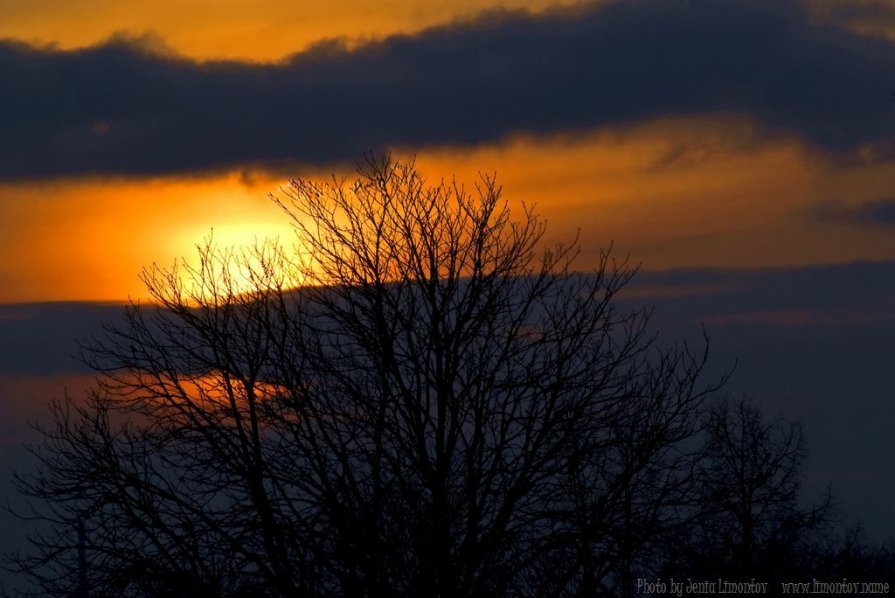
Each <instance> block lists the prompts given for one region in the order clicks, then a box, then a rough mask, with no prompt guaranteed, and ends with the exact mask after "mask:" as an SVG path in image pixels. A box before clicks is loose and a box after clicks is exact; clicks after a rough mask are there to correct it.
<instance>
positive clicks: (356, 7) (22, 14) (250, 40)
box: [0, 0, 574, 61]
mask: <svg viewBox="0 0 895 598" xmlns="http://www.w3.org/2000/svg"><path fill="white" fill-rule="evenodd" d="M573 3H574V2H572V1H570V0H454V1H453V2H451V3H449V4H445V3H440V2H430V1H429V0H383V1H380V2H365V1H362V0H329V1H328V2H306V1H305V2H302V1H291V2H284V1H283V0H217V1H216V2H207V1H206V0H132V1H130V2H120V1H119V0H83V1H81V2H70V1H67V0H66V1H63V0H28V1H27V2H14V3H12V4H11V5H10V4H8V3H7V4H2V3H0V38H2V37H12V38H17V39H21V40H25V41H30V42H36V43H43V44H46V43H54V44H57V45H58V46H59V47H62V48H73V47H83V46H88V45H93V44H96V43H99V42H101V41H103V40H105V39H107V38H108V37H109V36H111V35H113V34H120V33H121V32H127V33H128V34H130V35H144V34H151V35H153V36H155V37H154V38H152V39H147V40H145V41H146V43H148V44H149V45H150V46H156V49H161V48H162V47H164V46H166V47H168V48H170V49H172V50H173V51H175V52H177V53H180V54H184V55H186V56H190V57H193V58H199V59H209V58H230V59H251V60H261V61H267V60H277V59H280V58H282V57H284V56H287V55H289V54H292V53H294V52H298V51H300V50H302V49H305V48H307V47H308V46H309V45H311V44H313V43H314V42H317V41H320V40H322V39H327V38H343V39H346V40H347V41H349V42H358V41H363V40H364V39H369V38H379V37H384V36H387V35H390V34H395V33H406V32H412V31H419V30H421V29H424V28H426V27H430V26H433V25H437V24H441V23H444V22H449V21H452V20H455V19H463V18H470V17H472V16H473V15H475V14H477V13H479V12H481V11H483V10H493V9H510V10H512V9H530V10H543V9H545V8H547V7H550V6H556V5H563V4H573ZM87 15H89V18H85V17H86V16H87ZM197 23H200V24H201V25H200V26H197ZM162 40H163V41H162Z"/></svg>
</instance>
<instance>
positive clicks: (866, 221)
mask: <svg viewBox="0 0 895 598" xmlns="http://www.w3.org/2000/svg"><path fill="white" fill-rule="evenodd" d="M809 213H810V215H811V217H812V218H814V219H816V220H820V221H822V222H829V223H834V224H846V225H852V226H893V227H895V198H890V199H879V200H876V201H871V202H868V203H863V204H860V205H849V204H847V203H845V202H843V201H838V200H831V201H824V202H820V203H817V204H815V205H814V206H812V207H811V208H810V210H809Z"/></svg>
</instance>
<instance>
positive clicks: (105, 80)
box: [0, 0, 895, 180]
mask: <svg viewBox="0 0 895 598" xmlns="http://www.w3.org/2000/svg"><path fill="white" fill-rule="evenodd" d="M893 73H895V43H893V42H891V41H887V40H885V39H882V38H874V37H865V36H860V35H857V34H855V33H852V32H849V31H847V30H845V29H842V28H837V27H833V26H829V25H818V24H815V23H812V21H811V20H810V19H809V18H808V17H807V15H806V14H805V13H804V12H803V11H802V9H801V8H800V7H799V4H798V3H797V2H796V1H795V0H771V1H768V0H725V1H723V2H722V1H714V0H692V1H691V2H668V1H667V0H630V1H626V2H621V3H616V4H610V5H606V6H602V7H600V6H587V5H583V6H579V7H577V8H574V9H565V10H556V11H552V12H546V13H541V14H539V15H531V14H526V13H491V14H486V15H482V16H480V17H479V18H478V19H476V20H473V21H467V22H463V23H455V24H451V25H448V26H443V27H439V28H433V29H428V30H426V31H423V32H421V33H419V34H416V35H406V36H394V37H390V38H387V39H385V40H382V41H378V42H374V43H370V44H367V45H363V46H361V47H358V48H355V49H348V48H346V47H345V46H344V45H341V44H339V43H337V42H331V43H324V44H320V45H318V46H316V47H314V48H313V49H311V50H309V51H307V52H303V53H300V54H297V55H295V56H293V57H292V58H291V59H289V60H287V61H285V62H282V63H276V64H254V63H238V62H206V63H200V62H194V61H191V60H188V59H185V58H182V57H177V56H171V55H170V54H168V55H165V54H159V53H154V52H153V51H152V50H149V49H147V48H146V45H145V44H141V43H133V42H128V41H126V40H123V39H121V38H120V37H118V38H114V39H112V40H110V41H109V42H107V43H105V44H103V45H100V46H95V47H91V48H86V49H81V50H77V51H61V50H57V49H53V48H34V47H30V46H26V45H23V44H21V43H18V42H14V41H5V42H2V43H0V89H2V90H3V93H2V94H0V178H3V179H7V180H9V179H24V178H38V177H47V176H66V175H89V174H124V175H130V174H136V175H139V174H164V173H178V172H191V171H203V170H215V169H222V168H228V167H232V166H235V165H245V164H260V165H268V166H276V165H278V164H283V165H285V164H291V163H296V162H305V163H318V164H320V163H333V162H338V161H343V160H349V161H354V160H356V159H357V158H358V156H359V155H360V154H361V153H362V152H364V151H370V150H372V151H380V150H382V149H384V148H386V147H389V146H394V145H402V146H411V147H425V146H427V145H434V144H438V145H442V144H449V145H474V144H479V143H484V142H492V141H495V140H499V139H501V138H503V137H506V136H507V135H511V134H513V133H531V134H539V133H548V132H561V131H571V130H579V129H583V128H596V127H601V126H613V125H623V124H628V123H634V122H639V121H643V120H647V119H650V118H657V117H667V116H687V115H693V114H704V113H719V112H720V113H741V114H747V115H751V116H752V117H754V118H755V119H756V120H757V122H758V123H760V124H761V125H762V127H763V129H764V130H765V131H766V132H767V133H769V134H777V133H782V134H787V135H795V136H797V137H800V138H802V139H803V140H805V141H806V142H807V143H810V144H812V145H814V146H817V147H821V148H824V149H827V150H830V151H833V152H848V151H850V150H853V149H855V148H857V147H859V146H861V145H865V144H882V145H886V144H891V140H892V139H893V138H895V96H893V91H895V75H893Z"/></svg>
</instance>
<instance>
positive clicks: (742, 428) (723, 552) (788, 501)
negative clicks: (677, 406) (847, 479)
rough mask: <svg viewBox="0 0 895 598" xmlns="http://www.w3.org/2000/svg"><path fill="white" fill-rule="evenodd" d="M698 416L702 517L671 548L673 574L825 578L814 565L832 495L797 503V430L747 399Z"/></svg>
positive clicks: (802, 453) (801, 456)
mask: <svg viewBox="0 0 895 598" xmlns="http://www.w3.org/2000/svg"><path fill="white" fill-rule="evenodd" d="M703 417H704V419H703V423H704V430H705V448H704V454H703V457H702V459H701V460H700V467H699V468H698V470H697V474H696V477H697V488H698V490H697V492H696V493H695V494H694V497H695V498H696V499H697V505H698V510H699V511H698V514H697V516H696V519H695V521H694V524H693V525H691V526H690V527H688V528H687V530H686V533H687V534H689V539H688V541H678V542H677V543H676V544H675V546H674V547H672V548H671V552H672V553H673V565H672V566H671V569H673V570H677V571H678V572H682V571H683V572H688V573H689V574H691V575H697V574H699V575H702V576H704V577H706V578H712V577H718V576H721V577H725V578H727V579H745V580H748V579H750V578H759V579H762V580H766V581H775V580H783V581H792V580H794V579H803V578H805V576H806V575H807V576H808V578H809V579H810V576H811V575H812V574H814V575H821V576H822V577H825V573H826V572H824V571H819V570H817V569H816V567H815V566H814V565H813V564H812V562H811V561H812V559H814V558H815V556H816V554H815V553H816V550H817V546H815V545H814V543H816V542H817V541H818V540H820V539H821V538H820V536H822V535H825V534H829V533H830V531H831V529H830V528H829V526H828V524H829V523H831V521H832V518H833V510H832V503H831V497H830V495H829V493H828V494H827V495H826V496H824V497H823V498H822V499H821V500H820V501H819V502H818V503H817V504H816V505H814V506H811V507H805V506H803V505H802V503H801V500H802V496H801V484H802V476H803V466H804V461H805V458H806V457H807V449H806V444H805V440H804V436H803V434H802V428H801V426H800V425H799V424H798V423H795V422H790V421H787V420H784V419H782V418H776V419H770V418H768V417H767V416H766V415H765V413H764V412H763V411H762V410H761V408H759V407H758V405H757V404H756V403H755V402H754V401H753V400H752V399H750V398H748V397H742V398H738V399H729V398H725V399H722V400H718V401H715V402H714V403H712V404H711V405H710V406H709V408H708V409H707V410H706V412H705V415H704V416H703ZM772 585H773V584H772Z"/></svg>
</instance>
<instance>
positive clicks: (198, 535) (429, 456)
mask: <svg viewBox="0 0 895 598" xmlns="http://www.w3.org/2000/svg"><path fill="white" fill-rule="evenodd" d="M500 195H501V193H500V188H499V187H498V186H497V185H496V184H495V183H494V181H493V179H491V178H488V177H483V178H482V179H481V180H480V181H479V183H478V184H477V185H476V186H475V188H474V189H473V190H471V191H470V190H467V189H464V188H463V187H462V186H459V185H457V184H455V183H446V182H443V181H442V182H438V183H436V184H434V185H429V184H427V183H426V182H425V181H424V180H423V178H422V177H421V176H420V175H419V173H418V172H417V171H416V170H415V169H414V167H413V164H412V163H411V164H402V163H395V162H392V161H390V160H388V159H385V160H373V159H370V160H368V161H367V162H366V163H365V164H364V165H362V166H361V167H360V168H359V170H358V176H357V178H356V180H354V181H351V182H347V181H341V180H337V179H334V180H333V182H332V183H330V184H321V183H316V182H312V181H306V180H297V181H293V182H292V184H291V186H290V187H289V189H288V190H286V191H285V192H284V193H283V194H282V196H280V197H277V198H275V201H277V203H278V204H279V205H280V206H281V207H282V208H283V210H284V213H285V215H286V216H287V217H288V218H290V219H291V221H292V223H293V224H294V228H295V231H296V234H297V237H296V245H295V247H294V248H289V249H286V248H284V246H282V245H279V244H276V243H267V244H263V245H260V246H258V247H256V248H255V250H254V251H251V252H248V253H239V252H230V251H226V250H218V249H216V248H215V247H214V246H213V244H211V243H209V244H207V245H205V246H203V247H201V248H200V259H199V261H198V263H197V264H196V265H193V266H190V265H183V264H180V265H175V267H174V268H172V269H170V270H166V269H160V268H158V267H152V268H150V269H148V270H146V271H145V273H144V281H145V283H146V286H147V288H148V290H149V292H150V293H151V294H152V297H153V302H152V303H149V304H133V305H131V306H130V307H128V308H127V310H126V314H125V318H124V320H123V321H122V322H120V323H117V324H113V325H109V326H108V327H107V328H106V330H105V334H104V335H103V336H101V337H100V338H97V339H94V340H93V341H92V342H90V343H88V345H87V348H86V350H85V360H86V361H87V362H88V363H89V364H90V365H92V366H93V367H94V368H95V369H96V371H97V372H98V379H97V383H96V387H95V389H94V391H93V392H92V393H91V395H90V396H89V398H88V399H87V400H86V401H75V400H66V401H64V402H62V403H59V404H57V405H55V407H54V411H53V414H54V416H55V423H54V424H53V425H51V426H49V427H47V428H45V429H44V430H43V431H44V442H43V444H42V445H41V446H39V447H37V448H36V449H35V450H36V453H37V455H38V456H39V457H40V459H41V462H42V467H41V471H40V473H39V475H37V476H36V477H31V478H27V479H23V480H20V484H21V487H22V489H23V490H24V491H25V492H26V493H27V494H29V495H30V496H31V497H33V506H34V509H35V510H34V513H33V515H34V516H35V517H36V518H37V519H39V520H40V521H43V522H44V523H45V524H48V526H49V527H48V528H47V529H46V531H44V532H42V533H37V534H35V536H34V538H33V550H32V552H30V553H28V554H26V555H23V556H22V557H21V558H20V560H19V563H20V565H21V566H23V567H24V569H25V571H27V572H28V573H29V574H30V575H31V578H32V580H33V581H34V582H36V583H37V584H38V587H39V588H40V589H41V591H42V592H45V593H48V594H52V595H78V594H80V595H89V596H138V595H139V596H165V595H207V596H215V595H221V596H224V595H226V596H236V595H253V596H266V595H269V596H314V595H345V594H348V595H367V596H399V595H400V596H407V595H412V596H447V595H465V596H474V595H498V596H499V595H532V596H541V595H550V594H558V595H574V594H577V595H588V596H590V595H597V594H600V593H612V594H615V593H627V592H630V591H631V588H633V576H634V575H635V574H637V573H638V572H641V571H643V570H646V569H650V568H654V567H655V566H657V561H656V556H655V555H656V550H657V548H656V547H657V546H659V545H660V543H661V541H663V539H664V538H666V537H667V536H668V535H669V534H671V533H678V531H679V530H680V528H681V526H683V525H685V524H687V523H688V522H689V518H690V517H691V516H692V513H691V509H690V507H691V504H692V496H693V492H694V483H695V480H697V477H696V476H694V470H695V468H696V467H697V466H698V465H699V462H698V460H697V458H698V457H699V454H698V451H695V450H688V449H687V447H688V446H692V444H693V443H692V442H689V443H688V442H687V441H688V440H691V441H692V437H693V434H694V433H695V432H696V430H697V429H698V424H699V414H700V410H699V407H700V405H701V403H702V401H703V400H704V398H705V397H706V395H707V393H708V392H710V391H711V390H713V388H712V387H711V385H706V384H703V383H702V382H701V377H700V376H701V372H702V370H703V366H704V364H705V353H704V352H699V353H697V354H692V353H691V352H690V351H689V350H688V348H687V346H686V345H680V346H674V347H665V348H661V347H659V346H657V344H656V343H655V338H654V337H653V336H652V335H651V334H650V333H649V332H648V329H647V325H648V320H649V313H648V312H647V311H645V310H635V311H631V312H624V313H623V312H620V311H619V310H618V309H617V308H616V306H615V303H614V296H615V295H616V293H617V292H618V291H619V290H620V289H621V288H622V287H623V286H624V285H625V284H626V283H627V282H628V280H629V279H630V278H631V276H632V275H633V274H634V269H633V268H630V267H628V266H627V265H626V263H624V262H616V261H614V260H613V259H612V258H610V256H608V255H605V254H604V255H603V256H602V257H601V259H600V262H599V265H598V267H597V268H596V269H595V270H593V271H590V272H584V273H581V272H574V271H573V270H572V264H573V260H574V258H575V257H576V255H577V247H576V244H571V245H564V244H560V245H555V246H552V247H548V248H547V249H543V247H545V243H544V240H543V236H544V232H545V227H544V222H543V221H542V220H540V219H538V218H537V216H536V215H535V214H534V213H533V211H531V210H530V209H525V210H524V211H523V212H522V214H521V216H520V217H515V216H512V215H511V213H510V210H509V208H508V206H507V204H506V203H504V202H503V201H502V200H501V199H500ZM299 285H300V286H299ZM717 417H721V415H718V416H717ZM723 421H726V420H723V419H719V420H718V424H717V425H718V426H719V427H718V429H717V433H718V434H720V433H721V432H722V431H724V430H725V429H726V428H724V424H723ZM762 433H764V432H762ZM721 441H722V439H721V437H720V436H719V437H718V442H719V443H720V442H721ZM716 450H717V451H719V453H718V454H719V459H720V455H722V454H723V451H725V450H727V449H726V448H724V447H723V446H720V445H719V446H718V448H717V449H716ZM787 450H788V451H789V450H790V449H789V448H787ZM792 450H795V451H798V450H801V449H800V448H799V447H798V446H794V447H793V449H792ZM718 467H722V465H721V464H720V461H719V465H718ZM712 471H713V470H712V469H711V468H710V469H708V470H707V475H710V474H712ZM726 473H727V472H725V471H722V470H717V474H718V476H721V475H722V474H725V475H726ZM719 479H720V477H719ZM756 482H757V483H761V480H756ZM783 484H784V485H783V486H782V487H781V489H780V490H779V492H783V493H784V494H785V495H786V497H787V498H785V499H784V500H788V496H789V492H790V490H789V488H788V486H786V485H785V484H786V482H785V480H784V482H783ZM706 487H707V488H708V487H711V484H708V485H707V486H706ZM793 490H794V489H793ZM777 491H778V490H775V492H777ZM712 499H713V500H714V501H715V503H716V504H718V505H721V506H723V508H724V509H727V511H724V512H722V511H719V513H718V517H719V518H722V517H733V516H735V514H736V513H737V512H738V511H737V510H736V509H737V508H738V505H737V504H736V503H735V497H733V496H728V494H727V487H726V486H723V485H717V495H713V496H712ZM771 500H772V501H773V500H777V499H776V498H773V499H771ZM725 521H726V519H725ZM763 521H764V520H763V519H761V516H759V517H758V518H757V519H756V522H763ZM720 522H721V520H720V519H719V523H720ZM773 533H775V532H773V531H770V530H766V529H765V528H764V527H760V528H759V527H756V528H755V538H758V539H760V541H762V542H764V541H766V539H767V538H768V537H770V535H769V534H773ZM737 541H739V540H735V542H737ZM758 541H759V540H755V542H758ZM756 546H757V544H756ZM744 554H745V553H744Z"/></svg>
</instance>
